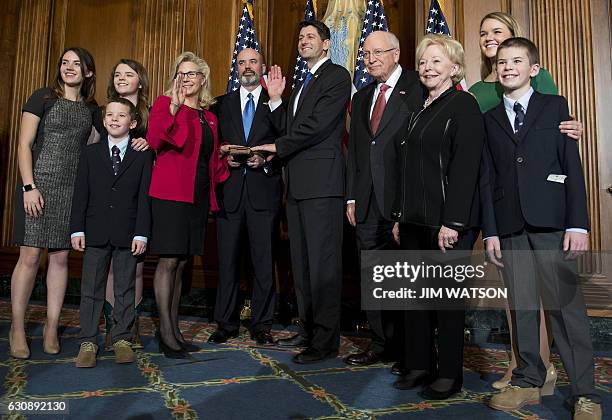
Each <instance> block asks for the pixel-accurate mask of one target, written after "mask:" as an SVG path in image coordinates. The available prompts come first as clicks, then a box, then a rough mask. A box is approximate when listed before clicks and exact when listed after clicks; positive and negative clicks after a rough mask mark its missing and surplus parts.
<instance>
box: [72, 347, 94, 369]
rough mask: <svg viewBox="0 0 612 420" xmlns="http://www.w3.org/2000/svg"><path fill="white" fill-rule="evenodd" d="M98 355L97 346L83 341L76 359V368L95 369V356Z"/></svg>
mask: <svg viewBox="0 0 612 420" xmlns="http://www.w3.org/2000/svg"><path fill="white" fill-rule="evenodd" d="M97 353H98V346H97V345H95V344H94V343H92V342H91V341H85V342H84V343H81V348H80V349H79V355H78V356H77V358H76V363H75V365H76V367H78V368H92V367H96V354H97Z"/></svg>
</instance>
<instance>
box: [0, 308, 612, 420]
mask: <svg viewBox="0 0 612 420" xmlns="http://www.w3.org/2000/svg"><path fill="white" fill-rule="evenodd" d="M43 317H44V307H41V306H36V305H31V306H30V310H29V313H28V320H29V324H28V334H29V336H30V337H31V345H30V349H31V352H32V357H31V358H30V359H29V360H26V361H19V360H13V359H9V357H8V340H7V336H8V328H9V322H10V321H9V320H10V311H9V307H8V303H7V302H3V301H0V375H1V377H2V378H4V380H3V381H2V382H0V387H1V388H0V392H1V395H2V397H1V402H3V403H5V404H6V403H8V402H10V401H16V400H20V401H22V400H26V401H66V402H67V403H68V413H65V414H62V415H55V414H51V415H49V416H48V417H43V418H70V419H97V418H103V419H113V420H119V419H143V420H144V419H197V418H203V419H240V420H245V419H246V420H250V419H265V420H274V419H279V420H280V419H306V418H309V419H385V420H387V419H393V420H396V419H398V420H399V419H413V418H414V419H416V418H418V419H448V418H455V419H470V420H475V419H510V418H523V419H530V420H531V419H538V418H541V419H570V418H571V414H570V412H569V411H568V410H567V409H566V408H565V407H564V405H563V403H564V399H565V398H566V397H567V396H568V392H569V386H568V383H567V377H566V375H565V373H564V372H563V371H562V370H560V371H559V382H558V387H557V389H556V393H555V395H553V396H550V397H545V398H543V400H542V404H540V405H538V406H530V407H526V408H525V409H523V410H520V411H516V412H512V413H504V412H499V411H495V410H492V409H490V408H488V407H487V405H486V402H487V400H488V399H489V398H490V396H491V394H492V391H493V390H492V388H491V387H490V383H491V382H492V381H494V380H495V379H497V378H499V377H500V376H501V373H503V371H504V370H505V366H507V350H506V349H505V348H504V347H503V346H499V345H492V346H487V347H486V348H478V347H466V351H465V370H464V387H463V391H462V392H461V393H460V394H457V395H456V396H455V397H454V398H452V399H450V400H447V401H442V402H436V401H425V400H423V399H422V398H421V397H419V396H418V394H417V392H418V391H419V390H418V389H417V390H413V391H399V390H396V389H395V388H393V387H392V386H391V385H392V383H393V381H395V380H396V379H397V378H396V377H395V376H393V375H391V374H390V373H389V367H390V366H389V365H388V364H382V363H380V364H376V365H373V366H368V367H350V366H347V365H346V364H344V363H343V362H342V358H341V357H342V356H343V355H346V354H348V353H350V352H353V351H355V350H357V349H358V348H359V346H363V344H364V341H363V339H356V338H347V337H343V338H342V344H341V349H340V352H341V356H340V357H338V358H335V359H330V360H326V361H324V362H322V363H318V364H314V365H297V364H295V363H293V362H292V361H291V358H292V356H293V355H294V354H295V353H294V352H291V351H285V350H282V349H278V348H276V347H266V348H263V347H257V346H255V343H254V342H252V341H251V340H250V339H249V338H248V333H246V332H245V331H244V330H243V331H242V334H241V336H240V337H238V338H237V339H232V340H230V341H229V342H228V343H227V344H226V345H219V346H215V345H210V344H208V343H206V340H207V338H208V336H209V334H210V333H211V332H212V331H214V326H213V325H211V324H207V323H205V322H202V321H201V320H198V319H195V318H192V319H188V320H183V321H182V322H181V328H182V330H183V331H185V336H186V338H187V339H188V340H190V341H193V342H194V343H195V344H197V345H198V346H200V347H201V349H200V351H199V352H197V353H193V354H192V357H191V359H187V360H171V359H166V358H164V357H163V356H162V355H161V354H159V353H158V349H157V342H156V341H155V340H154V338H153V331H154V320H152V319H151V318H148V317H143V318H142V320H141V325H142V330H143V342H144V345H145V348H144V349H143V350H142V351H138V352H137V362H136V363H133V364H129V365H117V364H115V362H114V356H113V354H112V353H107V352H104V351H100V353H99V355H98V365H97V367H96V368H94V369H77V368H76V367H75V366H74V358H75V357H76V355H77V353H78V342H77V339H76V335H77V333H78V312H77V311H76V310H74V309H64V311H63V312H62V341H61V344H62V352H61V354H60V355H59V356H49V355H47V354H44V353H43V352H42V342H41V334H42V324H41V321H42V319H44V318H43ZM289 334H291V333H290V332H289V331H286V330H282V331H281V330H279V331H274V335H275V336H276V337H286V336H288V335H289ZM101 338H102V337H100V340H101ZM99 344H102V342H101V341H100V342H99ZM554 361H555V364H556V365H557V367H558V368H560V364H559V360H558V358H554ZM596 377H597V388H598V391H599V392H600V393H601V395H602V397H603V401H604V402H603V409H604V413H611V412H612V357H610V353H609V352H606V353H603V354H602V353H600V354H599V355H598V357H597V358H596ZM6 417H7V418H10V419H18V418H28V416H20V415H19V414H18V413H15V412H14V413H12V414H9V415H8V416H6ZM29 417H30V418H39V417H38V416H33V415H32V416H29ZM604 417H605V415H604Z"/></svg>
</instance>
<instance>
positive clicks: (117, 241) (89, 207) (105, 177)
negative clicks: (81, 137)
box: [70, 139, 153, 247]
mask: <svg viewBox="0 0 612 420" xmlns="http://www.w3.org/2000/svg"><path fill="white" fill-rule="evenodd" d="M152 164H153V153H152V152H151V151H146V152H137V151H135V150H134V149H132V148H131V147H129V146H128V148H127V150H126V152H125V156H124V157H123V161H122V162H121V165H120V167H119V172H118V173H117V175H116V176H115V174H114V173H113V166H112V163H111V158H110V153H109V151H108V140H106V139H105V140H102V141H100V142H99V143H96V144H92V145H89V146H87V147H85V148H84V149H83V152H82V154H81V158H80V160H79V167H78V171H77V177H76V184H75V187H74V196H73V198H72V214H71V217H70V232H71V233H74V232H85V244H86V245H87V246H104V245H106V244H108V243H110V244H111V245H113V246H119V247H130V246H131V244H132V240H133V239H134V236H144V237H147V238H150V237H151V204H150V198H149V194H148V193H149V185H150V183H151V166H152Z"/></svg>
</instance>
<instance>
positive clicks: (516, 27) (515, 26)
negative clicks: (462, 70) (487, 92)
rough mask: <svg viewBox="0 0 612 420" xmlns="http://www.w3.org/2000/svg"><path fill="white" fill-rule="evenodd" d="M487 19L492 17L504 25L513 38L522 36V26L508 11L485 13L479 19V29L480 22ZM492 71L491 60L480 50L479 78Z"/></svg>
mask: <svg viewBox="0 0 612 420" xmlns="http://www.w3.org/2000/svg"><path fill="white" fill-rule="evenodd" d="M487 19H493V20H496V21H498V22H501V23H503V24H504V25H506V27H507V28H508V30H509V31H510V33H511V34H512V37H513V38H514V37H522V36H523V28H521V25H520V24H519V23H518V22H517V20H516V19H515V18H514V16H512V15H509V14H508V13H504V12H491V13H488V14H486V15H485V16H484V17H483V18H482V20H481V21H480V26H479V27H478V28H479V30H480V28H482V24H483V23H484V21H485V20H487ZM492 71H493V65H492V64H491V60H490V59H489V58H487V56H486V55H484V54H483V52H482V50H481V51H480V78H481V79H484V78H486V77H487V76H488V75H489V74H491V72H492Z"/></svg>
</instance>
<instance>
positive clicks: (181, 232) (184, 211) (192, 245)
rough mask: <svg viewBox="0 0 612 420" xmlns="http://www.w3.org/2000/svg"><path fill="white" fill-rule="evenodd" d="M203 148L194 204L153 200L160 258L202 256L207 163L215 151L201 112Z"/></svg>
mask: <svg viewBox="0 0 612 420" xmlns="http://www.w3.org/2000/svg"><path fill="white" fill-rule="evenodd" d="M200 122H201V123H202V145H201V146H200V154H199V156H198V165H197V167H196V176H195V191H194V197H193V204H191V203H184V202H181V201H172V200H162V199H159V198H155V197H152V198H151V208H152V212H153V218H152V220H153V227H152V231H151V244H150V250H151V253H152V254H157V255H202V254H203V253H204V240H205V239H206V226H207V224H208V210H209V208H210V196H209V193H210V177H209V173H208V161H209V159H210V156H211V154H212V152H213V147H214V139H213V134H212V132H211V131H210V128H209V127H208V124H206V121H205V120H204V118H203V116H202V113H201V112H200Z"/></svg>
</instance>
